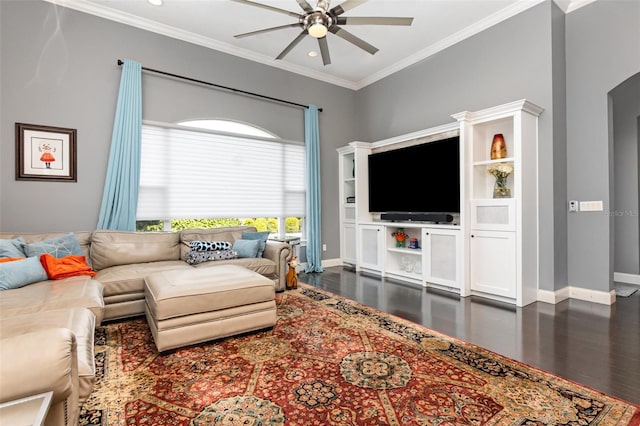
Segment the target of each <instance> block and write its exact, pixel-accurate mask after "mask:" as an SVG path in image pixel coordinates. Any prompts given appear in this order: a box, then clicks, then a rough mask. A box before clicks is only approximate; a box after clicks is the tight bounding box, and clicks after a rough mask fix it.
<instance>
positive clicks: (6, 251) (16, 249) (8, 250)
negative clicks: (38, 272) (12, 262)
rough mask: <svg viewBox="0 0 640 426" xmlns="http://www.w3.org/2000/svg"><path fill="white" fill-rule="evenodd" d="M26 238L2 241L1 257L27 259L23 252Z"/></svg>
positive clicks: (0, 245)
mask: <svg viewBox="0 0 640 426" xmlns="http://www.w3.org/2000/svg"><path fill="white" fill-rule="evenodd" d="M22 244H24V238H22V237H18V238H13V239H6V240H5V239H0V257H26V256H25V255H24V251H22Z"/></svg>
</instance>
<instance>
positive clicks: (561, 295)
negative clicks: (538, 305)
mask: <svg viewBox="0 0 640 426" xmlns="http://www.w3.org/2000/svg"><path fill="white" fill-rule="evenodd" d="M568 298H569V287H565V288H561V289H560V290H556V291H550V290H538V302H545V303H551V304H552V305H555V304H556V303H560V302H562V301H563V300H566V299H568Z"/></svg>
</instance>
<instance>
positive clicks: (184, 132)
mask: <svg viewBox="0 0 640 426" xmlns="http://www.w3.org/2000/svg"><path fill="white" fill-rule="evenodd" d="M180 124H183V125H188V126H189V127H188V128H187V127H182V126H170V125H162V124H155V123H154V124H147V123H145V124H143V126H142V161H141V171H140V188H139V198H138V210H137V220H138V225H139V229H140V228H141V227H145V226H146V227H148V226H149V225H150V224H154V223H158V221H161V222H162V223H164V226H163V228H164V229H171V228H175V227H176V226H180V225H179V224H178V225H176V224H175V222H182V223H183V224H184V223H185V222H186V223H189V221H192V220H194V219H197V220H202V219H215V220H214V221H208V222H210V223H214V224H215V223H220V222H221V223H222V224H225V223H233V224H251V225H254V226H259V225H260V224H262V223H267V229H269V230H272V229H273V221H274V220H275V222H276V223H277V224H278V225H277V230H278V234H279V235H280V236H283V235H284V234H285V232H287V228H289V229H288V230H289V231H291V230H292V227H291V225H290V223H291V221H290V220H287V218H297V219H298V221H297V223H300V219H301V218H302V217H303V216H304V213H305V188H304V182H305V180H304V168H305V151H304V143H302V142H292V141H285V140H282V139H279V138H277V137H275V136H274V135H272V134H269V133H268V132H265V131H264V130H262V129H258V128H256V127H251V126H248V125H246V124H243V123H238V122H229V121H224V120H202V121H199V122H193V121H191V122H184V123H180ZM221 125H222V126H225V127H222V129H223V131H224V132H225V133H222V132H220V131H212V130H208V128H210V127H211V126H215V128H216V129H220V128H221V127H220V126H221ZM203 126H207V129H195V128H196V127H203ZM229 126H233V127H229ZM238 129H240V130H238ZM247 129H249V131H250V133H251V135H249V134H242V135H241V134H237V133H236V134H232V133H228V132H230V131H234V132H238V131H244V132H245V133H249V131H247ZM238 218H240V219H238ZM242 218H244V219H242ZM246 218H249V219H246ZM269 218H271V219H272V220H271V221H269V220H268V219H269ZM263 219H264V220H263ZM216 220H217V222H216ZM227 220H232V222H228V221H227ZM171 221H174V224H172V225H171V228H169V226H168V225H169V224H170V223H171ZM237 221H239V222H240V223H238V222H237ZM200 223H202V222H200Z"/></svg>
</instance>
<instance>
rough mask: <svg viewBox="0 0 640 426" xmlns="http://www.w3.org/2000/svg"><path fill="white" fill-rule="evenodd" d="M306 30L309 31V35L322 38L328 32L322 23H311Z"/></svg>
mask: <svg viewBox="0 0 640 426" xmlns="http://www.w3.org/2000/svg"><path fill="white" fill-rule="evenodd" d="M307 31H308V32H309V35H310V36H311V37H314V38H322V37H324V36H326V35H327V32H329V30H328V29H327V27H325V26H324V24H311V25H310V26H309V28H308V29H307Z"/></svg>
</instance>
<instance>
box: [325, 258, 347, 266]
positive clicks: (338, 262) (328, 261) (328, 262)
mask: <svg viewBox="0 0 640 426" xmlns="http://www.w3.org/2000/svg"><path fill="white" fill-rule="evenodd" d="M342 265H344V263H342V260H341V259H340V258H338V259H325V260H323V261H322V267H323V268H331V267H332V266H342Z"/></svg>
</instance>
